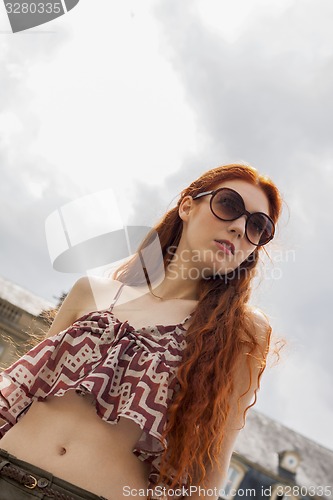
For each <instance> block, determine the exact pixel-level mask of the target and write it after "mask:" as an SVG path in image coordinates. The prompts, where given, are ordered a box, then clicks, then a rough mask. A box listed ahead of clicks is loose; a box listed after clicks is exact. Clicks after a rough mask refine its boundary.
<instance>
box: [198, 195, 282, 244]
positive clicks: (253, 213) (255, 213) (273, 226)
mask: <svg viewBox="0 0 333 500" xmlns="http://www.w3.org/2000/svg"><path fill="white" fill-rule="evenodd" d="M224 190H227V191H232V192H233V193H235V194H236V195H238V196H239V198H240V199H241V201H242V204H243V209H244V211H243V213H241V214H240V215H239V216H238V217H235V218H234V219H222V218H221V217H219V216H218V215H216V213H215V212H214V210H213V200H214V197H215V195H216V194H217V193H219V192H220V191H224ZM208 195H212V196H211V199H210V202H209V206H210V210H211V212H212V214H213V215H214V216H215V217H216V218H217V219H219V220H223V221H224V222H230V221H233V220H237V219H239V218H240V217H242V216H243V215H246V223H245V236H246V238H247V239H248V241H249V242H250V243H251V245H255V246H256V247H262V246H264V245H267V243H269V242H270V241H271V240H272V239H273V238H274V234H275V224H274V222H273V220H272V219H271V217H270V216H269V215H267V214H265V213H264V212H252V213H251V212H249V211H248V210H246V208H245V203H244V200H243V198H242V196H241V195H240V194H239V193H238V192H237V191H235V190H234V189H231V188H228V187H221V188H218V189H213V190H212V191H205V192H204V193H199V194H197V195H195V196H193V197H192V199H193V200H196V199H197V198H201V197H202V196H208ZM257 214H261V215H264V216H265V217H267V218H268V219H269V220H270V222H271V224H272V234H271V236H270V238H269V239H268V240H267V241H265V243H260V244H258V243H253V242H252V241H251V240H250V238H249V237H248V235H247V226H248V222H249V218H250V217H251V216H252V215H257Z"/></svg>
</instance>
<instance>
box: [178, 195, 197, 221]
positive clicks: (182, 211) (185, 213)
mask: <svg viewBox="0 0 333 500" xmlns="http://www.w3.org/2000/svg"><path fill="white" fill-rule="evenodd" d="M193 206H194V203H193V198H192V196H189V195H188V196H184V198H183V199H182V201H181V202H180V205H179V209H178V214H179V217H180V218H181V219H182V221H184V222H187V221H188V219H189V215H190V212H191V211H192V208H193Z"/></svg>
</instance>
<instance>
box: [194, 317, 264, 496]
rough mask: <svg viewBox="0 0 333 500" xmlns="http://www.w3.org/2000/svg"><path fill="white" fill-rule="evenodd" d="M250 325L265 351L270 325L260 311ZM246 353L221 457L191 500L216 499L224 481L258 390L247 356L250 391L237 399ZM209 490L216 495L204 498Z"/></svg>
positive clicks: (245, 378) (245, 379) (255, 369)
mask: <svg viewBox="0 0 333 500" xmlns="http://www.w3.org/2000/svg"><path fill="white" fill-rule="evenodd" d="M251 316H252V322H253V327H254V329H255V332H254V333H255V336H256V338H257V339H258V341H259V344H260V348H261V349H262V350H263V351H264V350H266V349H267V347H268V341H269V335H268V334H269V332H270V325H269V323H268V321H267V319H266V317H265V316H264V315H263V314H262V313H260V312H259V311H255V312H253V313H252V315H251ZM246 357H247V356H246V352H244V356H243V360H242V362H241V363H240V364H239V366H238V369H237V371H236V373H235V379H234V388H235V389H234V393H233V395H232V396H231V401H230V403H231V406H230V413H229V415H228V418H227V422H226V430H225V436H224V438H223V442H222V448H221V455H220V457H219V465H220V467H221V468H220V469H219V468H218V467H215V468H214V469H209V470H208V471H207V476H206V477H207V483H206V485H205V486H201V488H202V489H201V490H200V495H199V490H197V491H194V490H193V493H192V495H191V497H190V498H191V499H192V500H202V499H203V498H207V499H208V498H209V500H218V491H219V490H222V488H223V485H224V482H225V480H226V477H227V473H228V468H229V464H230V460H231V456H232V453H233V450H234V446H235V441H236V438H237V436H238V434H239V431H240V430H241V427H242V426H243V423H244V422H243V414H244V411H245V409H246V408H247V407H248V406H249V405H250V404H251V403H252V402H253V400H254V396H255V391H256V389H258V388H259V387H258V374H259V371H260V366H258V364H259V363H257V362H256V360H255V359H253V358H252V357H250V360H251V363H250V365H251V376H252V381H251V387H250V390H249V391H248V392H247V394H245V395H244V396H243V397H242V398H241V399H240V401H239V406H238V399H239V397H240V396H241V394H243V393H244V392H245V391H247V389H248V388H249V383H250V379H249V368H248V364H247V363H246ZM210 488H212V489H213V491H214V492H215V491H216V492H217V495H216V496H212V495H210V496H208V495H205V490H208V489H210Z"/></svg>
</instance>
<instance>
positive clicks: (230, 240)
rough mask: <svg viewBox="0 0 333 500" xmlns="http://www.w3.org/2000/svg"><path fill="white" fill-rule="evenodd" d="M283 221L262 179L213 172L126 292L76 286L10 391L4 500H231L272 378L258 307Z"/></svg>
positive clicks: (117, 280) (187, 194)
mask: <svg viewBox="0 0 333 500" xmlns="http://www.w3.org/2000/svg"><path fill="white" fill-rule="evenodd" d="M280 211H281V197H280V195H279V192H278V190H277V188H276V187H275V185H274V184H273V182H272V181H271V180H270V179H269V178H267V177H264V176H262V175H260V174H259V173H258V172H257V170H256V169H254V168H252V167H250V166H245V165H238V164H233V165H226V166H222V167H219V168H216V169H213V170H210V171H208V172H206V173H204V174H203V175H202V176H201V177H200V178H198V179H197V180H195V181H194V182H193V183H192V184H191V185H190V186H189V187H188V188H187V189H185V190H184V191H183V192H182V193H181V196H180V199H179V202H178V204H177V206H176V207H175V208H173V209H171V210H170V211H169V212H168V213H167V214H166V215H165V216H164V217H163V219H162V220H161V222H160V223H159V224H158V225H157V226H156V227H155V228H154V230H153V231H152V232H151V234H149V235H148V236H147V238H146V240H145V241H144V242H143V243H142V245H141V246H140V248H139V250H138V252H137V253H136V254H135V256H134V257H133V258H132V259H131V260H130V261H129V262H127V263H126V264H124V265H123V266H122V267H121V268H120V269H118V270H117V271H116V273H115V275H114V276H113V278H114V279H97V278H96V279H94V280H93V281H92V280H91V279H89V280H88V279H87V278H81V279H79V280H78V281H77V282H76V283H75V285H74V286H73V288H72V290H71V291H70V293H69V294H68V296H67V298H66V299H65V301H64V303H63V305H62V306H61V308H60V310H59V312H58V314H57V316H56V318H55V319H54V322H53V324H52V326H51V328H50V330H49V332H48V334H47V338H46V339H45V340H44V341H42V342H41V343H40V344H39V345H38V346H36V347H35V348H34V349H33V350H32V351H30V352H29V353H27V354H26V355H25V356H23V357H22V358H21V359H20V360H18V361H17V362H16V363H14V365H12V366H11V367H10V368H8V369H7V370H5V371H4V372H3V374H2V377H1V378H0V390H1V395H2V398H1V400H0V401H1V405H0V408H1V411H0V415H1V417H2V418H3V419H4V420H5V421H6V423H5V424H4V425H3V426H2V427H1V429H0V432H1V435H2V439H1V442H0V448H1V449H2V450H5V451H2V452H1V453H2V454H1V455H0V459H1V460H2V462H1V463H0V486H1V488H0V491H1V492H2V491H7V493H6V494H4V493H0V499H2V498H5V499H6V500H7V499H11V498H15V500H16V499H17V500H19V499H21V498H32V496H33V495H34V494H36V495H38V494H39V495H42V493H43V491H44V492H45V491H47V489H51V490H52V491H51V493H50V495H52V494H53V495H63V496H54V498H67V499H81V498H91V499H96V498H101V497H102V498H107V499H108V500H120V499H124V498H126V497H130V498H131V497H135V496H137V497H140V498H142V497H143V495H145V497H148V498H149V497H156V498H159V497H161V495H162V494H164V495H165V498H173V497H177V498H178V497H182V496H184V498H186V497H187V496H189V495H190V494H191V498H192V499H194V500H195V499H198V498H210V499H212V498H215V499H217V498H218V489H219V488H221V487H222V485H223V482H224V480H225V477H226V473H227V470H228V466H229V462H230V458H231V454H232V451H233V446H234V442H235V439H236V436H237V434H238V432H239V430H240V429H241V428H242V427H243V425H244V418H245V413H246V411H247V409H248V408H249V407H250V406H252V405H253V404H254V402H255V400H256V391H257V389H258V387H259V381H260V377H261V374H262V372H263V370H264V368H265V360H266V356H267V353H268V349H269V341H270V333H271V327H270V325H269V322H268V321H267V319H266V316H264V315H263V314H262V313H261V312H259V311H258V310H254V309H253V308H251V307H250V306H249V304H248V300H249V297H250V292H251V281H252V279H253V277H254V276H255V271H256V266H257V263H258V260H259V255H260V252H261V251H262V249H263V248H264V245H265V244H266V243H268V242H269V241H270V240H271V239H272V238H273V236H274V230H275V223H276V221H277V220H278V217H279V215H280ZM156 235H158V239H156V238H155V236H156ZM156 242H157V243H158V244H157V245H156ZM156 248H157V249H160V250H161V252H162V253H161V255H162V263H163V265H162V266H161V265H160V264H161V259H160V256H161V255H160V254H159V253H158V252H156ZM110 304H111V305H110ZM142 325H145V326H142ZM147 325H155V326H147ZM79 396H83V397H79ZM253 400H254V402H253ZM8 454H9V455H10V456H9V455H8ZM13 456H14V457H16V459H15V458H13ZM18 470H20V471H21V472H18ZM45 471H48V472H45ZM49 473H51V474H52V475H54V476H55V477H56V479H55V480H54V481H53V482H52V481H51V478H52V476H50V474H49ZM154 485H158V487H156V489H155V494H154V495H153V493H152V489H153V487H154ZM148 486H149V489H147V487H148ZM177 487H178V490H181V487H182V488H183V489H182V490H181V491H176V492H174V493H175V495H174V496H173V490H175V489H177ZM186 487H191V488H190V489H186ZM199 487H201V490H200V492H199ZM212 489H213V491H215V496H212ZM13 492H14V493H13ZM55 492H56V493H55ZM1 495H2V496H1ZM3 495H5V496H3ZM6 495H7V496H6ZM15 495H16V496H15ZM24 495H25V496H24ZM40 498H44V497H42V496H41V497H40Z"/></svg>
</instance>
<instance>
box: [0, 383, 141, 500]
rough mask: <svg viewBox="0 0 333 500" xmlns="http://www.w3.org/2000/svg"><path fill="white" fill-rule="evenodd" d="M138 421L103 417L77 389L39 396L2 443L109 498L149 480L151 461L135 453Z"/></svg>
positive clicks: (120, 497) (118, 497) (118, 499)
mask: <svg viewBox="0 0 333 500" xmlns="http://www.w3.org/2000/svg"><path fill="white" fill-rule="evenodd" d="M141 432H142V431H141V429H140V427H139V425H138V424H137V423H135V422H134V421H132V420H130V419H128V418H123V417H120V418H119V422H118V423H117V424H112V423H109V422H105V421H104V420H102V419H101V418H100V417H99V416H98V415H97V413H96V409H95V406H94V404H93V400H92V398H91V396H90V395H86V396H81V395H78V394H77V393H76V392H75V391H74V390H70V391H68V392H67V393H66V394H65V395H64V396H61V397H60V396H51V397H49V398H47V399H46V400H45V401H42V402H37V401H35V402H34V403H33V404H32V405H31V407H30V409H29V410H28V412H27V413H26V414H25V415H24V416H23V417H21V419H20V420H19V421H18V423H17V424H16V425H14V426H13V427H12V428H11V429H10V430H9V431H8V432H7V433H6V434H5V435H4V437H3V438H2V439H1V440H0V448H2V449H4V450H7V451H8V452H9V453H11V454H12V455H15V456H16V457H17V458H19V459H21V460H25V461H26V462H29V463H31V464H33V465H36V466H37V467H40V468H42V469H44V470H47V471H49V472H51V473H52V474H53V475H54V476H57V477H59V478H61V479H64V480H66V481H68V482H70V483H72V484H75V485H77V486H79V487H81V488H84V489H86V490H88V491H90V492H92V493H95V494H96V495H101V496H103V497H105V498H107V499H108V500H123V499H124V498H125V496H124V491H129V488H131V489H132V488H133V489H137V490H139V489H140V490H144V489H145V488H147V486H148V472H149V466H148V464H145V463H144V462H142V461H141V460H139V458H137V457H136V456H135V455H134V453H133V451H132V450H133V448H134V445H135V443H136V442H137V440H138V438H139V437H140V435H141Z"/></svg>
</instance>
